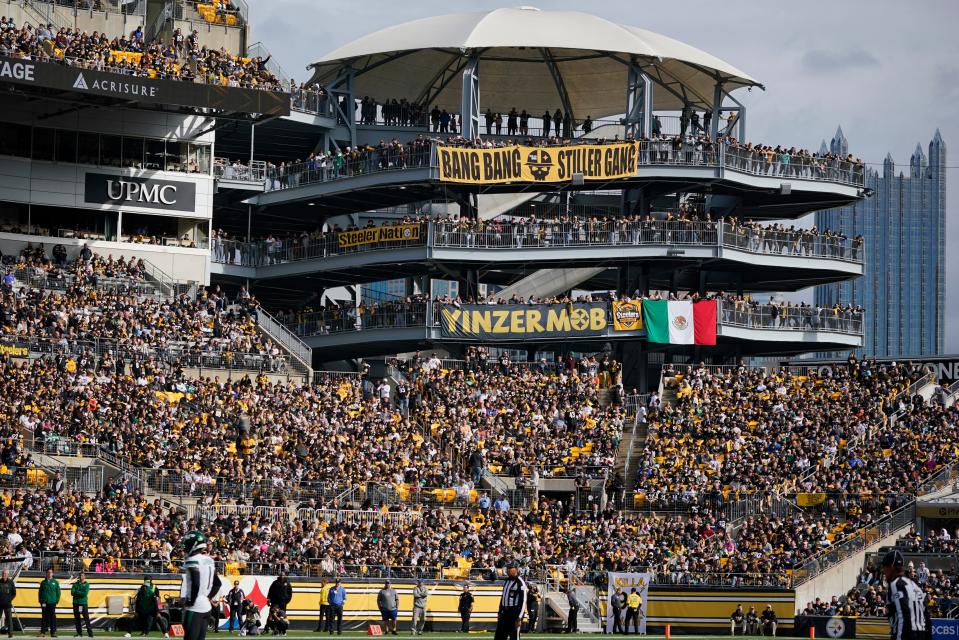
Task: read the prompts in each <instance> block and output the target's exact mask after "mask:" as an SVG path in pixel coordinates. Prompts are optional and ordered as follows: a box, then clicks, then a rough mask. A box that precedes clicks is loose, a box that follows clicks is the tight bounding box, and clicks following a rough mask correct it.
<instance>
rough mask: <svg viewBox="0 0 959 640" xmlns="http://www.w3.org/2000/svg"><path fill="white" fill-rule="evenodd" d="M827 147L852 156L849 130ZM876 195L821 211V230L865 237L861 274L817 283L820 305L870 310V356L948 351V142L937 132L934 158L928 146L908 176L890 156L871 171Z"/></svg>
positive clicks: (868, 175) (867, 318)
mask: <svg viewBox="0 0 959 640" xmlns="http://www.w3.org/2000/svg"><path fill="white" fill-rule="evenodd" d="M823 150H830V151H832V152H833V153H836V154H840V155H845V154H846V153H848V143H847V141H846V138H845V136H844V135H843V133H842V128H840V129H839V130H838V131H837V132H836V136H835V137H834V138H833V139H832V141H831V142H830V144H829V146H828V147H827V146H826V143H825V142H823ZM866 187H868V188H869V189H872V191H873V194H872V196H871V197H869V198H866V199H864V200H862V201H860V202H858V203H856V204H855V205H852V206H849V207H842V208H838V209H830V210H827V211H820V212H818V213H816V226H817V227H819V228H820V229H833V230H836V231H841V232H842V233H844V234H845V235H846V236H848V237H850V238H852V237H853V236H856V235H861V236H863V238H864V240H865V243H864V247H865V268H864V273H863V276H862V277H861V278H857V279H855V280H852V281H849V282H843V283H837V284H829V285H823V286H820V287H816V304H819V305H824V306H825V305H832V304H835V303H836V302H839V303H842V304H846V303H852V304H857V305H862V306H863V307H864V308H865V311H866V313H865V337H864V340H863V349H862V352H863V353H864V354H865V355H870V356H893V357H903V356H925V355H934V354H939V353H942V352H943V348H944V338H945V329H944V326H943V323H944V316H945V272H946V144H945V142H943V140H942V136H941V135H940V134H939V130H938V129H937V130H936V134H935V136H933V138H932V142H930V143H929V154H928V156H927V155H926V154H925V153H923V150H922V147H921V146H920V145H918V144H917V145H916V150H915V152H914V153H913V154H912V158H910V160H909V170H908V173H906V172H903V171H900V172H899V173H898V174H897V173H896V167H895V164H894V163H893V160H892V156H891V155H887V156H886V160H885V162H884V163H883V166H882V171H881V172H879V171H877V170H875V169H873V168H868V169H867V170H866Z"/></svg>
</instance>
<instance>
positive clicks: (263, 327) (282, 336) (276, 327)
mask: <svg viewBox="0 0 959 640" xmlns="http://www.w3.org/2000/svg"><path fill="white" fill-rule="evenodd" d="M256 326H257V327H258V328H259V329H260V331H262V332H264V333H265V334H267V335H268V336H269V337H271V338H273V340H275V341H276V342H277V343H279V344H280V345H281V346H282V347H283V348H284V349H285V350H286V352H287V353H289V354H290V355H291V356H292V360H293V366H294V368H295V369H297V370H298V371H301V372H302V373H305V374H309V373H310V372H311V371H312V370H313V349H311V348H310V347H309V346H308V345H307V344H306V343H305V342H303V341H302V340H300V338H299V337H298V336H297V335H296V334H295V333H293V332H292V331H290V330H289V329H288V328H287V327H286V326H284V325H283V324H281V323H279V322H277V320H276V318H274V317H273V316H271V315H270V314H269V313H267V312H265V311H263V310H262V309H258V310H257V312H256Z"/></svg>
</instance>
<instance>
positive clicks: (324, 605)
mask: <svg viewBox="0 0 959 640" xmlns="http://www.w3.org/2000/svg"><path fill="white" fill-rule="evenodd" d="M331 622H332V620H330V586H329V585H328V584H327V582H326V578H324V579H323V582H321V583H320V619H319V620H318V621H317V623H316V632H317V633H319V632H320V631H329V632H330V633H333V629H332V625H331V624H330V623H331ZM324 623H325V624H326V626H325V628H324V626H323V625H324Z"/></svg>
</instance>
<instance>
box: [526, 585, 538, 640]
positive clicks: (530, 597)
mask: <svg viewBox="0 0 959 640" xmlns="http://www.w3.org/2000/svg"><path fill="white" fill-rule="evenodd" d="M538 618H539V589H538V588H537V587H536V585H535V584H531V585H529V589H528V590H527V592H526V633H534V632H535V631H536V620H537V619H538Z"/></svg>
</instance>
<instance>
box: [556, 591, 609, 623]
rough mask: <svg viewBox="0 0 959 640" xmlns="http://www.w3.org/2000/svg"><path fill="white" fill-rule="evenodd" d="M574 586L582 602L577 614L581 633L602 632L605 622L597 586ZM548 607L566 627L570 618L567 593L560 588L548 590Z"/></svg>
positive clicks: (577, 597) (577, 596)
mask: <svg viewBox="0 0 959 640" xmlns="http://www.w3.org/2000/svg"><path fill="white" fill-rule="evenodd" d="M573 588H574V590H575V592H576V599H577V600H578V601H579V604H580V607H579V612H578V614H577V616H576V626H577V627H578V629H579V633H602V632H603V624H602V618H601V616H600V613H599V594H598V593H597V592H596V587H591V586H582V585H580V586H576V587H573ZM546 607H547V610H548V611H550V612H552V613H553V614H554V617H558V618H559V620H560V623H561V625H562V628H563V629H565V628H566V623H567V621H568V620H569V598H567V596H566V594H565V593H563V592H562V591H558V590H552V591H547V592H546Z"/></svg>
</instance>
